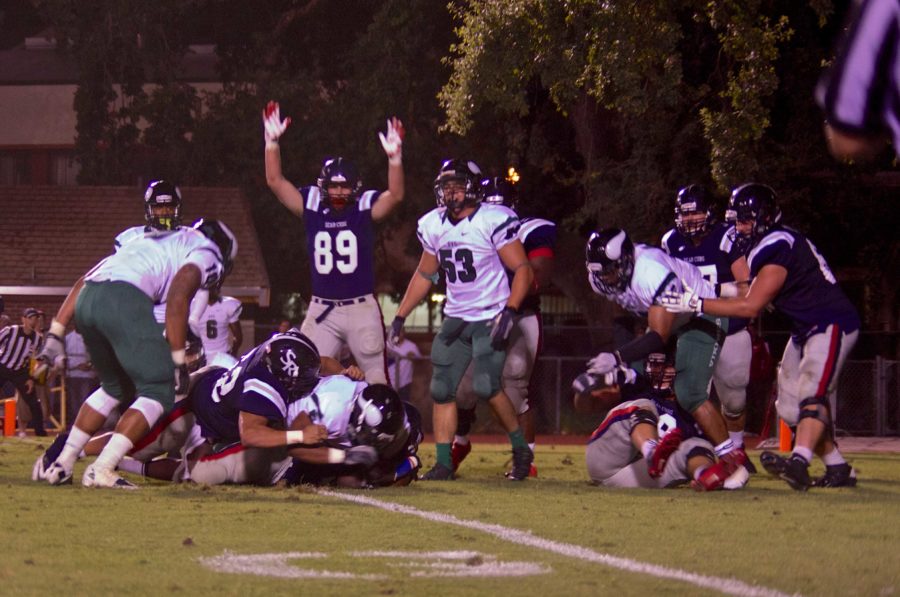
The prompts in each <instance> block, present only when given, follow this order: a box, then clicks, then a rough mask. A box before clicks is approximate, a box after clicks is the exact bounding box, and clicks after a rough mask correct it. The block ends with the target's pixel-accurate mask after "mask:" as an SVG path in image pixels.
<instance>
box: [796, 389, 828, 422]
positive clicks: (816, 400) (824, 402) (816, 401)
mask: <svg viewBox="0 0 900 597" xmlns="http://www.w3.org/2000/svg"><path fill="white" fill-rule="evenodd" d="M830 413H831V409H830V407H829V405H828V399H827V398H826V397H824V396H821V397H819V396H813V397H811V398H804V399H803V400H801V401H800V416H799V417H798V420H797V423H798V424H799V423H800V421H802V420H803V419H817V420H819V421H821V422H822V423H823V424H824V425H825V428H826V429H830V428H831V414H830Z"/></svg>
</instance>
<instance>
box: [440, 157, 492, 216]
mask: <svg viewBox="0 0 900 597" xmlns="http://www.w3.org/2000/svg"><path fill="white" fill-rule="evenodd" d="M434 198H435V202H436V203H437V206H438V207H446V208H447V209H448V210H449V211H451V212H453V213H459V212H460V211H462V210H463V209H465V208H466V207H475V206H476V205H478V204H479V203H480V202H481V198H482V194H481V169H480V168H479V167H478V164H476V163H475V162H473V161H471V160H446V161H445V162H444V163H443V164H442V165H441V169H440V171H439V172H438V175H437V178H435V180H434Z"/></svg>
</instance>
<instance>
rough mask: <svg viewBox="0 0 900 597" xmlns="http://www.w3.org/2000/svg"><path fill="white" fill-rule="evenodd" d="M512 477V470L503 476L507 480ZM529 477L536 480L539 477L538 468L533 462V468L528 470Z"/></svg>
mask: <svg viewBox="0 0 900 597" xmlns="http://www.w3.org/2000/svg"><path fill="white" fill-rule="evenodd" d="M511 475H512V471H511V470H510V471H506V472H505V473H503V476H504V477H506V478H507V479H508V478H509V477H510V476H511ZM528 476H529V477H535V478H536V477H537V476H538V474H537V467H536V466H534V463H533V462H532V463H531V468H530V469H529V470H528Z"/></svg>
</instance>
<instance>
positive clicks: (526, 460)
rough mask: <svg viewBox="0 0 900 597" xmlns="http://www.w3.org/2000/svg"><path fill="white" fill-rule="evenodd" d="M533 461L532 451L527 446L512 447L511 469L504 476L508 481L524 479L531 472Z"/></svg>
mask: <svg viewBox="0 0 900 597" xmlns="http://www.w3.org/2000/svg"><path fill="white" fill-rule="evenodd" d="M532 462H534V452H532V451H531V448H529V447H528V446H523V447H521V448H513V465H512V470H511V471H509V473H507V475H506V478H507V479H509V480H510V481H524V480H525V479H527V478H528V475H529V473H531V463H532Z"/></svg>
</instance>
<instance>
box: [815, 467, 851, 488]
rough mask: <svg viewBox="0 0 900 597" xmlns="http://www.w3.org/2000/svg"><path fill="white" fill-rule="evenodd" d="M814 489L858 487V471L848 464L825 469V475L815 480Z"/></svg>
mask: <svg viewBox="0 0 900 597" xmlns="http://www.w3.org/2000/svg"><path fill="white" fill-rule="evenodd" d="M812 485H813V487H856V469H855V468H853V467H852V466H850V465H849V464H848V463H846V462H845V463H844V464H833V465H831V466H826V467H825V474H824V475H823V476H821V477H817V478H815V479H813V482H812Z"/></svg>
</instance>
